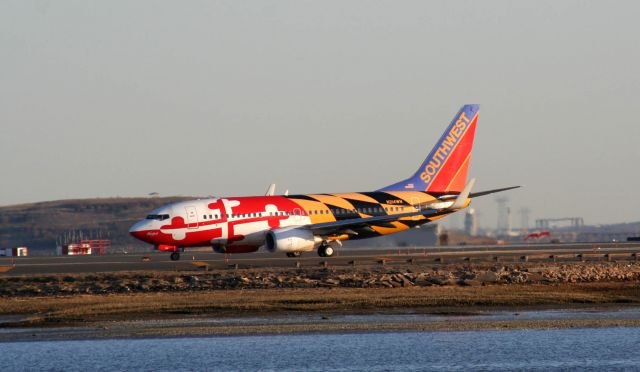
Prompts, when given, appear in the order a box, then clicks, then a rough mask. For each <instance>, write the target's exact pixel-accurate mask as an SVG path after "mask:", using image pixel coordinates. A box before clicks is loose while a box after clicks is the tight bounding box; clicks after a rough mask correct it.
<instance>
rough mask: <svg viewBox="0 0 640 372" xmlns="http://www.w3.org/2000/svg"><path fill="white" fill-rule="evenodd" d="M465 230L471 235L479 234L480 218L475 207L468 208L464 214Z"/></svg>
mask: <svg viewBox="0 0 640 372" xmlns="http://www.w3.org/2000/svg"><path fill="white" fill-rule="evenodd" d="M464 232H465V233H466V234H467V235H470V236H476V235H478V218H477V215H476V210H475V209H473V208H469V209H467V212H466V213H465V214H464Z"/></svg>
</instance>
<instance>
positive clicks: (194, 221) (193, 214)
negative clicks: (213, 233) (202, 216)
mask: <svg viewBox="0 0 640 372" xmlns="http://www.w3.org/2000/svg"><path fill="white" fill-rule="evenodd" d="M184 210H185V211H186V212H187V221H186V222H187V228H189V229H196V228H198V212H197V211H196V207H193V206H190V207H185V208H184Z"/></svg>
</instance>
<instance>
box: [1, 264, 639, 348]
mask: <svg viewBox="0 0 640 372" xmlns="http://www.w3.org/2000/svg"><path fill="white" fill-rule="evenodd" d="M639 282H640V264H638V263H628V264H621V263H615V262H610V263H575V264H566V263H557V264H545V265H541V264H528V265H527V264H513V265H495V264H488V265H484V266H480V265H473V266H470V265H448V266H438V267H437V268H434V267H431V266H415V265H411V266H405V267H386V268H367V269H365V268H357V269H356V268H350V269H340V270H338V269H326V268H320V269H317V268H314V269H290V270H280V269H246V270H218V271H198V272H193V271H189V272H181V271H178V272H167V273H154V272H129V273H105V274H88V275H43V276H15V277H2V278H0V341H2V340H5V341H6V340H16V339H21V340H38V339H67V338H113V337H117V338H135V337H170V336H176V337H178V336H216V335H242V334H287V333H308V332H364V331H411V330H414V331H428V330H434V331H438V330H474V329H548V328H571V327H609V326H615V327H621V326H625V327H640V286H639V285H638V284H639ZM585 309H586V310H589V311H593V314H586V316H580V317H575V316H573V315H572V314H576V312H579V311H585ZM621 309H633V310H632V316H630V317H625V318H616V316H618V315H619V313H620V310H621ZM556 310H561V311H564V312H566V313H567V316H565V317H564V318H562V319H558V318H555V317H554V316H551V317H549V316H547V318H545V317H544V316H542V317H540V316H537V317H536V316H533V317H530V318H527V319H523V317H513V316H512V317H509V316H507V317H502V318H500V317H498V318H496V317H491V316H488V317H487V316H486V314H499V313H504V314H508V313H518V312H523V311H524V312H530V313H532V314H543V315H544V314H547V315H549V314H551V312H552V311H556ZM545 312H546V313H545ZM607 312H609V313H612V314H614V315H613V317H610V316H604V315H603V316H600V315H598V313H600V314H605V313H607ZM616 312H617V314H618V315H616V314H615V313H616ZM591 315H593V317H591ZM545 316H546V315H545ZM357 317H361V318H362V317H364V318H366V320H365V321H355V322H354V321H352V320H353V319H355V318H357ZM434 318H438V319H439V320H438V319H436V320H435V321H434ZM234 319H235V323H233V324H231V323H229V321H230V320H234ZM256 319H257V320H256ZM350 319H351V320H350Z"/></svg>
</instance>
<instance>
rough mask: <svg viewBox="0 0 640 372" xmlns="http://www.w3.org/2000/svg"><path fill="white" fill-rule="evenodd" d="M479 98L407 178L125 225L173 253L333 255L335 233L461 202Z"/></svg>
mask: <svg viewBox="0 0 640 372" xmlns="http://www.w3.org/2000/svg"><path fill="white" fill-rule="evenodd" d="M479 109H480V107H479V106H478V105H465V106H463V107H462V108H461V109H460V111H458V113H457V114H456V115H455V116H454V118H453V120H452V121H451V124H449V126H448V127H447V129H446V130H445V132H444V134H443V135H442V137H441V138H440V140H439V141H438V143H437V144H436V146H435V147H434V148H433V150H431V152H430V153H429V155H428V156H427V158H426V159H425V160H424V162H423V163H422V165H421V166H420V168H418V170H417V171H416V172H415V173H414V174H413V175H412V176H411V177H409V178H407V179H405V180H403V181H400V182H397V183H394V184H392V185H390V186H387V187H384V188H382V189H380V190H378V191H372V192H352V193H338V194H306V195H290V196H287V195H273V194H274V187H273V185H272V187H270V188H269V191H268V192H267V195H265V196H250V197H225V198H211V199H202V200H193V201H187V202H179V203H174V204H170V205H167V206H164V207H162V208H159V209H157V210H155V211H153V212H152V213H151V214H149V215H148V216H147V218H146V219H144V220H142V221H140V222H138V223H136V224H135V225H134V226H133V227H131V229H130V233H131V234H132V235H133V236H134V237H136V238H138V239H140V240H142V241H145V242H148V243H150V244H153V245H154V246H155V247H156V249H158V250H164V251H170V252H171V259H172V260H178V259H179V258H180V252H181V251H182V250H184V248H187V247H201V246H209V247H212V248H213V249H214V250H215V251H216V252H220V253H246V252H255V251H257V250H258V249H259V248H260V247H265V249H267V250H268V251H270V252H281V253H286V254H287V255H288V256H290V257H296V256H299V255H300V254H301V253H303V252H310V251H314V250H317V252H318V254H319V255H320V256H322V257H329V256H332V255H333V253H334V252H335V249H337V248H339V247H340V246H341V244H340V241H342V240H347V239H364V238H372V237H376V236H380V235H387V234H393V233H397V232H400V231H403V230H406V229H409V228H412V227H415V226H419V225H422V224H425V223H428V222H431V221H433V220H436V219H439V218H442V217H444V216H447V215H449V214H451V213H454V212H456V211H458V210H461V209H464V208H466V207H467V206H468V205H469V203H470V202H471V199H472V198H474V197H478V196H482V195H487V194H491V193H495V192H500V191H505V190H510V189H513V188H515V187H517V186H515V187H508V188H502V189H495V190H488V191H483V192H477V193H471V189H472V187H473V184H474V180H473V179H472V180H469V181H468V180H467V172H468V169H469V162H470V160H471V150H472V148H473V138H474V134H475V130H476V125H477V122H478V112H479Z"/></svg>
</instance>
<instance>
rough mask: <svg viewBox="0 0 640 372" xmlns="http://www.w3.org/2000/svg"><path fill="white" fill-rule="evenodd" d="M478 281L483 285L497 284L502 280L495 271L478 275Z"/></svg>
mask: <svg viewBox="0 0 640 372" xmlns="http://www.w3.org/2000/svg"><path fill="white" fill-rule="evenodd" d="M477 279H478V280H479V281H481V282H483V283H496V282H498V281H499V280H500V277H499V276H498V274H496V273H495V272H493V271H486V272H484V273H481V274H480V275H478V276H477Z"/></svg>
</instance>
